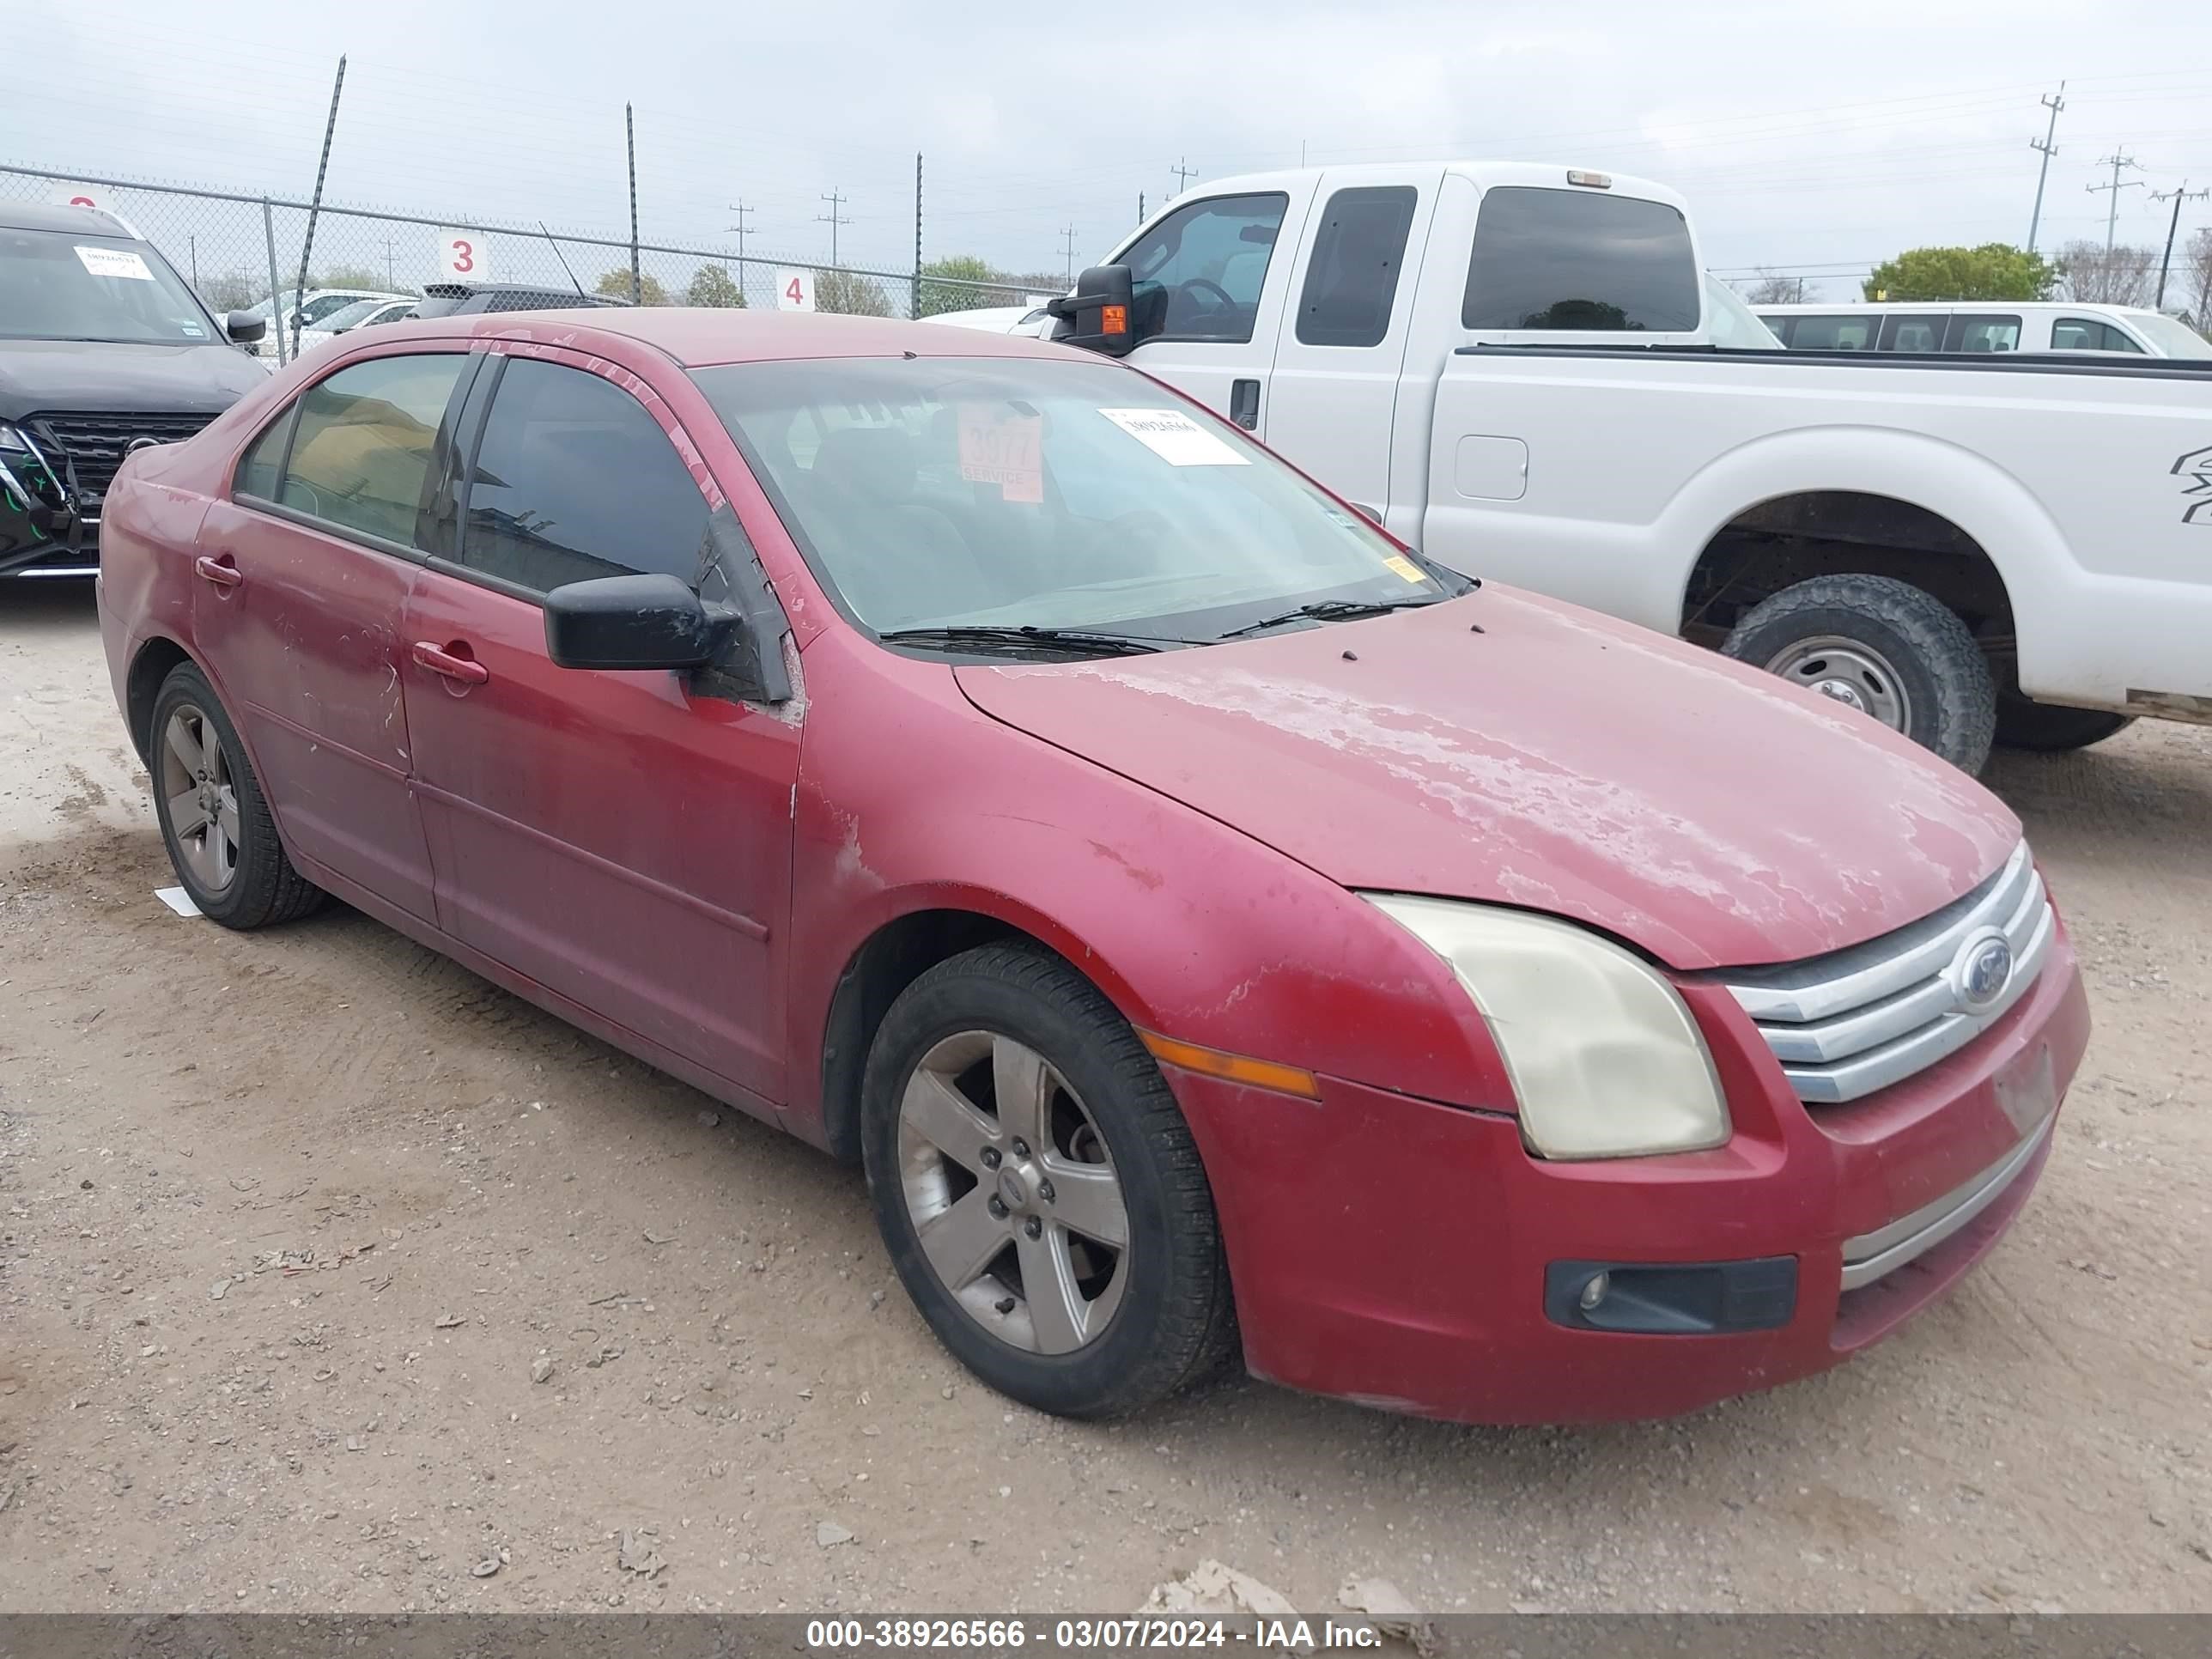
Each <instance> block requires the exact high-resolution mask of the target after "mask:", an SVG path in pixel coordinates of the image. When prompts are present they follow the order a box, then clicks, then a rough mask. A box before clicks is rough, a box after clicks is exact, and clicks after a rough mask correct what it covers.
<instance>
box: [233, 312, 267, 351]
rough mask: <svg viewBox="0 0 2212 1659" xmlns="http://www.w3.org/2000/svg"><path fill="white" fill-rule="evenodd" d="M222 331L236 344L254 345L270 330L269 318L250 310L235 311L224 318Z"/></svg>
mask: <svg viewBox="0 0 2212 1659" xmlns="http://www.w3.org/2000/svg"><path fill="white" fill-rule="evenodd" d="M222 331H223V332H224V333H225V334H228V336H230V338H231V343H233V344H234V345H252V343H254V342H255V341H257V340H258V339H259V338H260V337H262V336H263V335H264V334H266V333H267V332H268V331H269V319H267V318H266V317H257V316H255V315H254V314H253V313H252V312H250V311H234V312H232V313H230V314H229V315H228V317H225V318H224V319H222Z"/></svg>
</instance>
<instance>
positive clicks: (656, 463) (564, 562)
mask: <svg viewBox="0 0 2212 1659" xmlns="http://www.w3.org/2000/svg"><path fill="white" fill-rule="evenodd" d="M467 489H468V495H467V502H468V507H467V513H466V514H465V518H464V520H463V526H462V532H461V547H460V562H461V563H462V564H463V565H465V566H466V567H467V568H470V569H471V570H475V571H477V572H480V573H481V574H484V575H486V576H489V577H492V578H494V579H495V580H499V581H501V582H504V583H507V584H508V585H510V586H515V587H520V588H523V589H526V590H527V591H529V592H532V593H546V592H551V591H552V590H553V589H554V588H556V587H558V586H561V585H562V583H564V582H576V581H589V580H592V579H593V578H595V577H599V576H624V575H630V574H636V573H640V572H643V573H647V574H667V575H672V576H676V577H678V578H679V579H681V580H683V581H684V582H686V583H688V584H690V586H694V587H696V586H698V584H699V579H700V573H701V571H702V568H703V564H702V562H703V560H704V559H705V557H706V548H707V498H706V497H705V496H704V495H702V494H701V493H700V491H699V486H698V484H697V483H696V482H695V481H694V480H693V478H692V477H691V470H690V468H689V467H688V466H686V465H684V459H683V457H682V456H680V455H678V453H676V446H675V445H674V444H672V443H671V442H670V441H669V438H668V435H667V433H665V432H664V431H663V430H662V429H661V426H660V422H658V421H656V420H655V419H653V416H652V415H651V414H650V413H648V412H647V410H646V407H645V405H644V404H641V403H640V402H638V400H637V399H636V398H633V397H631V396H630V395H629V392H625V391H623V389H622V388H621V387H620V386H617V385H615V384H614V382H612V381H611V380H602V379H601V378H600V377H599V376H598V375H596V374H590V373H588V372H587V371H586V370H584V369H580V368H568V366H567V365H565V364H562V363H549V362H543V361H542V360H540V359H538V358H534V357H513V358H509V359H508V360H507V368H506V370H505V372H504V373H503V374H501V377H500V382H499V390H498V392H496V393H495V395H494V396H493V398H492V403H491V412H490V414H489V416H488V417H487V419H486V420H485V422H484V429H483V440H482V441H481V442H480V443H478V444H477V453H476V457H475V459H474V462H473V463H472V465H471V467H470V469H469V475H468V480H467Z"/></svg>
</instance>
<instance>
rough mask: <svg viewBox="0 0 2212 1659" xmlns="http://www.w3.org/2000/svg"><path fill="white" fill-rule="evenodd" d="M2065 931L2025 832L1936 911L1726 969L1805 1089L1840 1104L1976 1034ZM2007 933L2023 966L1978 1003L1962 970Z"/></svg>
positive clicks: (2024, 984) (2024, 985)
mask: <svg viewBox="0 0 2212 1659" xmlns="http://www.w3.org/2000/svg"><path fill="white" fill-rule="evenodd" d="M1999 933H2001V934H2002V936H2003V939H2004V941H2005V944H2006V945H2007V946H2008V948H2009V949H2010V951H2011V952H2012V971H2011V974H2010V975H2009V976H2008V978H2007V979H2006V980H2005V981H2004V983H2003V986H2002V989H2001V990H1999V991H1998V992H1997V993H1996V995H1995V996H1994V998H1991V999H1990V1000H1984V1001H1982V1002H1981V1003H1980V1004H1979V1005H1978V1006H1977V1005H1976V1004H1975V1003H1974V1002H1973V1001H1972V1000H1970V999H1969V998H1968V997H1967V995H1966V989H1965V985H1964V981H1963V975H1964V974H1965V971H1966V967H1967V966H1968V958H1969V957H1971V956H1972V954H1973V952H1974V951H1979V950H1981V949H1983V948H1984V946H1985V945H1987V944H1988V943H1989V942H1990V940H1991V939H1992V938H1993V937H1994V936H1995V935H1996V934H1999ZM2056 934H2057V918H2056V917H2055V916H2054V915H2052V913H2051V902H2050V900H2049V899H2048V898H2046V897H2045V896H2044V891H2043V878H2042V877H2041V876H2039V875H2038V874H2037V873H2036V869H2035V860H2033V858H2031V857H2030V856H2029V854H2028V850H2027V842H2021V844H2020V846H2019V847H2018V848H2016V849H2015V851H2014V853H2013V855H2012V856H2011V857H2010V858H2009V859H2008V860H2006V861H2005V866H2004V868H2003V869H2002V870H2000V871H1998V872H1997V873H1996V875H1994V876H1991V877H1990V878H1989V879H1988V880H1987V881H1985V882H1984V883H1983V884H1981V885H1980V886H1979V887H1977V888H1976V889H1975V890H1973V891H1972V892H1971V893H1969V894H1967V895H1966V896H1965V897H1964V898H1962V899H1960V900H1957V901H1956V902H1954V903H1951V904H1948V905H1946V906H1945V907H1944V908H1942V909H1941V910H1938V911H1936V913H1935V914H1934V915H1930V916H1926V917H1923V918H1922V919H1921V920H1920V921H1916V922H1913V923H1911V925H1909V926H1907V927H1900V928H1899V929H1897V931H1896V932H1894V933H1885V934H1883V935H1882V936H1881V938H1880V939H1869V940H1868V941H1867V942H1866V943H1865V944H1863V945H1852V946H1851V947H1850V948H1849V949H1848V950H1843V951H1832V952H1831V953H1830V954H1828V955H1826V956H1823V957H1810V958H1808V959H1807V960H1806V961H1803V962H1793V963H1784V964H1783V965H1782V966H1780V967H1775V968H1742V969H1729V970H1728V972H1727V973H1726V975H1724V976H1723V977H1724V978H1725V981H1726V982H1727V985H1728V989H1729V994H1730V995H1732V996H1734V997H1735V1000H1736V1001H1737V1002H1738V1003H1739V1004H1740V1005H1741V1006H1742V1008H1743V1010H1744V1012H1746V1013H1747V1014H1749V1015H1750V1016H1751V1018H1752V1019H1753V1022H1754V1023H1755V1024H1757V1025H1758V1027H1759V1032H1760V1034H1761V1035H1762V1036H1765V1038H1766V1042H1767V1046H1768V1047H1769V1048H1771V1049H1773V1051H1774V1057H1775V1058H1776V1059H1777V1060H1780V1061H1781V1062H1782V1071H1783V1074H1784V1076H1785V1077H1787V1078H1788V1079H1790V1086H1791V1087H1793V1088H1795V1089H1796V1091H1797V1097H1798V1098H1799V1099H1801V1100H1802V1101H1804V1102H1806V1103H1808V1104H1809V1105H1830V1104H1834V1103H1839V1102H1842V1101H1847V1100H1857V1099H1859V1098H1860V1097H1862V1096H1865V1095H1870V1094H1872V1093H1874V1092H1875V1090H1877V1089H1886V1088H1887V1087H1888V1086H1889V1085H1891V1084H1893V1083H1896V1082H1899V1080H1901V1079H1905V1078H1908V1077H1911V1075H1912V1074H1913V1073H1915V1072H1918V1071H1921V1070H1923V1069H1925V1068H1926V1067H1928V1066H1933V1065H1934V1064H1935V1063H1936V1061H1937V1060H1942V1059H1943V1058H1944V1057H1945V1056H1946V1055H1948V1054H1956V1053H1957V1052H1958V1051H1959V1050H1960V1049H1961V1048H1965V1047H1966V1044H1968V1043H1969V1042H1972V1041H1973V1040H1974V1039H1975V1038H1976V1037H1977V1036H1980V1035H1981V1034H1982V1033H1983V1032H1984V1031H1985V1030H1988V1029H1989V1028H1990V1026H1991V1025H1992V1024H1995V1023H1996V1021H1997V1019H1998V1018H2000V1017H2002V1015H2003V1014H2004V1012H2006V1011H2007V1010H2008V1009H2009V1008H2010V1007H2011V1006H2013V1005H2014V1004H2015V1002H2018V1001H2019V1000H2020V999H2021V997H2022V996H2024V995H2026V994H2027V991H2028V988H2029V987H2031V986H2033V984H2034V983H2035V981H2036V978H2037V976H2038V975H2039V974H2041V972H2042V971H2043V963H2044V959H2045V957H2047V956H2049V955H2050V953H2051V939H2053V937H2055V936H2056ZM1970 946H1971V947H1972V950H1970V948H1969V947H1970Z"/></svg>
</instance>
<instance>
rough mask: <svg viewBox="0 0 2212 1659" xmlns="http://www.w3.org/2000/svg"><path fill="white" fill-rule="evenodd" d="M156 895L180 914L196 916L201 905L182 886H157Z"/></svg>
mask: <svg viewBox="0 0 2212 1659" xmlns="http://www.w3.org/2000/svg"><path fill="white" fill-rule="evenodd" d="M154 896H155V898H157V899H159V900H161V902H162V903H164V904H166V905H167V906H168V907H169V908H171V909H172V910H174V911H175V912H176V913H177V914H178V915H180V916H196V915H199V913H200V907H199V906H198V905H197V904H195V903H193V902H192V896H191V894H190V893H187V892H186V891H185V890H184V889H183V888H181V887H156V888H155V890H154Z"/></svg>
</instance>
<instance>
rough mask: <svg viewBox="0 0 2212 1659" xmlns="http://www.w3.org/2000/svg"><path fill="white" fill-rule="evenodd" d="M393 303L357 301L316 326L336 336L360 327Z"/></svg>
mask: <svg viewBox="0 0 2212 1659" xmlns="http://www.w3.org/2000/svg"><path fill="white" fill-rule="evenodd" d="M391 303H392V301H389V300H356V301H354V302H353V303H352V304H351V305H349V306H343V307H340V308H339V309H337V310H336V311H333V312H332V313H331V314H330V315H329V316H327V317H325V318H324V319H323V320H322V321H321V322H319V323H317V324H316V325H315V326H316V327H317V328H321V329H327V330H329V331H331V333H333V334H335V333H337V332H338V331H340V330H341V329H348V328H353V327H356V326H358V325H360V324H362V323H363V322H365V321H367V320H368V319H369V318H370V317H373V316H374V315H375V314H376V313H378V312H380V311H381V310H383V309H384V308H385V307H386V306H388V305H390V304H391Z"/></svg>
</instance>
